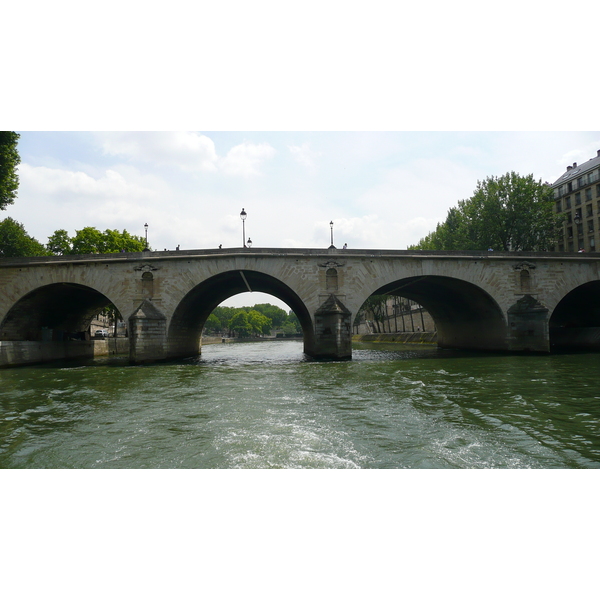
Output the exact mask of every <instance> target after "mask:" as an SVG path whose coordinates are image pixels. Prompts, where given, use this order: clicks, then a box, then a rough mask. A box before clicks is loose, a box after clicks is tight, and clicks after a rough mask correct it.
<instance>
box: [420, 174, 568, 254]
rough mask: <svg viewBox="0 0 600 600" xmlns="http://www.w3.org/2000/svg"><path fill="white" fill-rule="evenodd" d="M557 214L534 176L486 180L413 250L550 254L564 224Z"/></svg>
mask: <svg viewBox="0 0 600 600" xmlns="http://www.w3.org/2000/svg"><path fill="white" fill-rule="evenodd" d="M553 208H554V199H553V196H552V189H551V188H550V186H549V185H547V184H544V183H542V181H541V180H539V181H536V180H535V179H534V178H533V175H527V176H525V177H523V176H520V175H518V174H517V173H515V172H510V173H506V174H505V175H502V176H500V177H493V176H492V177H487V178H486V179H485V180H484V181H478V182H477V188H476V189H475V192H474V193H473V195H472V196H471V198H469V199H468V200H461V201H459V203H458V207H456V208H451V209H450V210H449V211H448V216H447V218H446V221H444V223H441V224H438V226H437V228H436V229H435V231H433V232H431V233H429V234H428V235H427V236H425V237H424V238H423V239H422V240H421V241H420V242H419V243H418V244H416V245H414V246H410V247H409V250H410V249H413V250H482V251H484V250H488V249H490V248H491V249H498V250H514V251H517V250H525V251H537V250H549V249H551V248H552V246H554V244H555V243H556V241H557V239H558V236H559V232H560V225H561V223H562V220H563V217H561V216H558V215H555V214H554V209H553Z"/></svg>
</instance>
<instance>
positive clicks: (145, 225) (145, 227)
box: [144, 223, 148, 250]
mask: <svg viewBox="0 0 600 600" xmlns="http://www.w3.org/2000/svg"><path fill="white" fill-rule="evenodd" d="M144 230H145V231H146V247H145V248H144V250H148V223H144Z"/></svg>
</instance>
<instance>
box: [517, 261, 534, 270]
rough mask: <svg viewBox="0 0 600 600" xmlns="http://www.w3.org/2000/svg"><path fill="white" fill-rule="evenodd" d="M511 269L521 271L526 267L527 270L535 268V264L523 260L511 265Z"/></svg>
mask: <svg viewBox="0 0 600 600" xmlns="http://www.w3.org/2000/svg"><path fill="white" fill-rule="evenodd" d="M513 269H514V270H515V271H522V270H523V269H527V270H528V271H531V269H535V265H534V264H533V263H530V262H526V261H523V262H520V263H518V264H516V265H515V266H514V267H513Z"/></svg>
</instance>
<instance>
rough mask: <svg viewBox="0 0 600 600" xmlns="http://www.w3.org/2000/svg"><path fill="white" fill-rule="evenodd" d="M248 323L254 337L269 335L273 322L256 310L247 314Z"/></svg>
mask: <svg viewBox="0 0 600 600" xmlns="http://www.w3.org/2000/svg"><path fill="white" fill-rule="evenodd" d="M284 312H285V311H284ZM248 323H250V326H251V327H252V333H253V334H254V335H270V334H271V326H272V323H273V322H272V321H271V319H269V318H268V317H266V316H265V315H263V314H261V313H259V312H258V311H257V310H251V311H250V312H249V313H248Z"/></svg>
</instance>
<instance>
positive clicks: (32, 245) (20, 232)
mask: <svg viewBox="0 0 600 600" xmlns="http://www.w3.org/2000/svg"><path fill="white" fill-rule="evenodd" d="M47 254H48V252H47V251H46V249H45V248H44V246H42V244H40V243H39V242H38V241H37V240H36V239H35V238H33V237H31V236H29V235H27V232H26V231H25V228H24V227H23V225H22V224H21V223H17V221H15V220H14V219H11V218H10V217H7V218H6V219H4V221H0V257H9V256H46V255H47Z"/></svg>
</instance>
